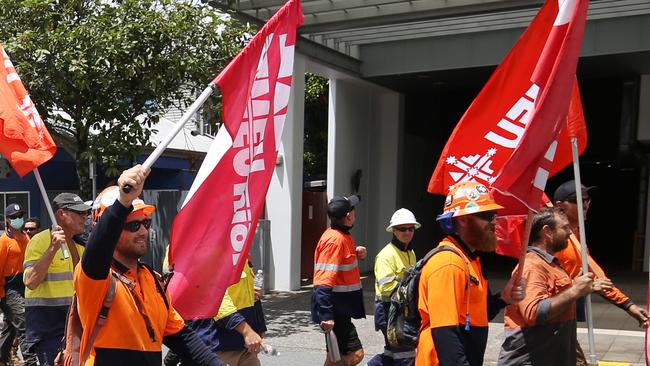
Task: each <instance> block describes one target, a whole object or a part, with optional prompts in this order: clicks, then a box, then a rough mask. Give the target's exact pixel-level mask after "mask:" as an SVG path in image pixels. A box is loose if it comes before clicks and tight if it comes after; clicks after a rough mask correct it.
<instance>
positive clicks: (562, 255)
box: [555, 234, 632, 309]
mask: <svg viewBox="0 0 650 366" xmlns="http://www.w3.org/2000/svg"><path fill="white" fill-rule="evenodd" d="M568 241H569V243H568V245H567V247H566V248H564V249H562V250H561V251H559V252H557V253H555V257H556V258H557V259H558V260H559V261H560V263H561V264H562V268H564V270H565V271H566V272H567V273H568V274H569V277H571V278H575V277H576V276H577V275H578V274H579V273H580V271H581V270H582V255H581V251H580V241H579V240H578V238H576V236H575V235H573V234H571V235H570V236H569V239H568ZM587 260H588V261H589V272H591V273H593V274H594V275H595V278H607V275H605V271H603V269H602V268H601V267H600V266H599V265H598V263H596V261H595V260H594V259H593V258H592V257H591V255H589V256H588V257H587ZM599 294H600V295H601V296H603V297H604V298H606V299H607V300H608V301H609V302H611V303H612V304H614V305H616V306H618V307H620V308H622V309H627V308H628V306H630V304H631V303H632V301H631V300H630V298H629V297H628V296H627V295H625V294H624V293H623V292H622V291H621V290H619V289H618V288H616V287H614V288H612V289H611V290H606V291H604V292H602V293H599Z"/></svg>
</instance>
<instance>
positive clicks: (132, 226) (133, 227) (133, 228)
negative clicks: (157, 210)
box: [123, 219, 151, 233]
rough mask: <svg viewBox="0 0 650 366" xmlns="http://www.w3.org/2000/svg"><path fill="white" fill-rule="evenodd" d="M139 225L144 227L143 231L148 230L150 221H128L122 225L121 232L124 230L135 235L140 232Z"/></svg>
mask: <svg viewBox="0 0 650 366" xmlns="http://www.w3.org/2000/svg"><path fill="white" fill-rule="evenodd" d="M140 225H142V226H144V228H145V229H147V230H149V228H150V227H151V219H144V220H142V221H138V220H135V221H129V222H125V223H124V228H123V230H126V231H128V232H130V233H137V232H138V230H140Z"/></svg>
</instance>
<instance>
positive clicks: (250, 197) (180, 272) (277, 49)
mask: <svg viewBox="0 0 650 366" xmlns="http://www.w3.org/2000/svg"><path fill="white" fill-rule="evenodd" d="M302 20H303V15H302V9H301V7H300V2H299V0H290V1H288V2H287V3H286V4H285V5H284V6H283V7H282V8H280V9H279V10H278V11H277V13H276V14H275V15H274V16H273V17H272V18H271V19H269V21H268V22H267V23H266V24H265V25H264V27H262V29H261V30H260V31H259V32H258V33H257V34H256V35H255V37H254V38H253V39H252V40H251V41H250V42H249V44H248V45H247V46H246V47H245V48H244V49H243V50H242V51H241V52H240V53H239V54H238V55H237V57H235V59H234V60H233V61H232V62H231V63H230V64H229V65H228V66H227V67H226V68H225V69H224V70H223V71H222V72H221V73H220V74H219V75H218V76H217V77H216V78H215V79H214V80H213V81H212V82H213V83H216V84H217V85H219V87H220V88H221V92H222V98H223V119H224V126H225V128H222V129H221V130H220V131H219V133H218V134H217V137H216V138H215V141H214V142H213V144H212V146H211V147H210V150H209V151H208V154H207V156H206V158H205V161H204V162H203V164H202V165H201V168H200V170H199V173H198V175H197V177H196V180H195V181H194V183H193V184H192V187H191V189H190V192H189V194H188V196H187V198H186V200H185V202H184V204H183V207H182V208H181V210H180V211H179V213H178V215H177V216H176V218H175V219H174V223H173V225H172V232H171V243H170V251H169V262H170V264H172V265H173V266H174V276H173V277H172V280H171V282H170V284H169V289H170V292H171V296H172V298H173V303H174V307H175V308H176V309H177V310H178V312H179V313H180V314H181V315H182V316H183V318H184V319H200V318H211V317H213V316H214V315H216V314H217V312H218V310H219V304H220V303H221V299H222V298H223V294H224V292H225V290H226V288H227V287H228V286H229V285H230V284H233V283H236V282H238V281H239V279H240V274H241V272H242V268H243V266H244V263H245V260H246V259H247V257H248V251H249V248H250V245H251V242H252V240H253V236H254V234H255V228H256V227H257V222H258V219H259V217H260V214H261V211H262V208H263V206H264V201H265V197H266V192H267V190H268V187H269V183H270V180H271V176H272V174H273V172H274V170H275V161H276V158H277V154H278V147H279V144H280V141H281V137H282V129H283V127H284V122H285V118H286V113H287V105H288V102H289V94H290V91H291V75H292V72H293V58H294V48H295V44H296V28H298V27H299V26H300V24H301V23H302Z"/></svg>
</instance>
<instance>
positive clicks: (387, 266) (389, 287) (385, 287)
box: [375, 255, 398, 297]
mask: <svg viewBox="0 0 650 366" xmlns="http://www.w3.org/2000/svg"><path fill="white" fill-rule="evenodd" d="M397 275H398V274H397V273H395V266H394V265H393V263H391V261H390V260H389V259H388V258H387V256H385V255H381V256H377V259H376V260H375V281H376V286H375V291H376V292H377V295H378V296H382V297H388V296H390V294H391V293H392V292H393V290H394V289H395V287H396V286H397Z"/></svg>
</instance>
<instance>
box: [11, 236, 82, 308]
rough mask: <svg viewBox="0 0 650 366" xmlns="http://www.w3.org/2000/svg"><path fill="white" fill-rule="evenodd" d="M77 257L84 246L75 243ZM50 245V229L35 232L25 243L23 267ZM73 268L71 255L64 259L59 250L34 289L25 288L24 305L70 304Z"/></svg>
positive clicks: (39, 256) (37, 258)
mask: <svg viewBox="0 0 650 366" xmlns="http://www.w3.org/2000/svg"><path fill="white" fill-rule="evenodd" d="M76 246H77V252H79V257H81V256H83V252H84V247H83V246H81V245H79V244H76ZM49 247H50V231H49V230H44V231H42V232H40V233H38V234H36V235H35V236H34V237H33V238H32V239H31V240H30V241H29V244H27V249H26V251H25V262H24V263H23V268H24V269H27V268H29V267H32V266H34V265H35V264H36V263H37V262H38V261H39V260H40V259H41V257H42V256H43V254H45V252H46V251H47V250H48V248H49ZM73 272H74V268H72V257H70V258H68V259H65V258H63V255H62V253H61V251H60V250H57V251H56V253H55V254H54V258H53V259H52V262H51V263H50V266H49V267H48V269H47V275H46V277H45V279H44V280H43V282H41V283H40V284H39V285H38V286H37V287H36V288H35V289H33V290H30V289H29V288H26V289H25V306H67V305H70V301H71V300H72V294H73V292H74V286H73V282H72V277H73Z"/></svg>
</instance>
